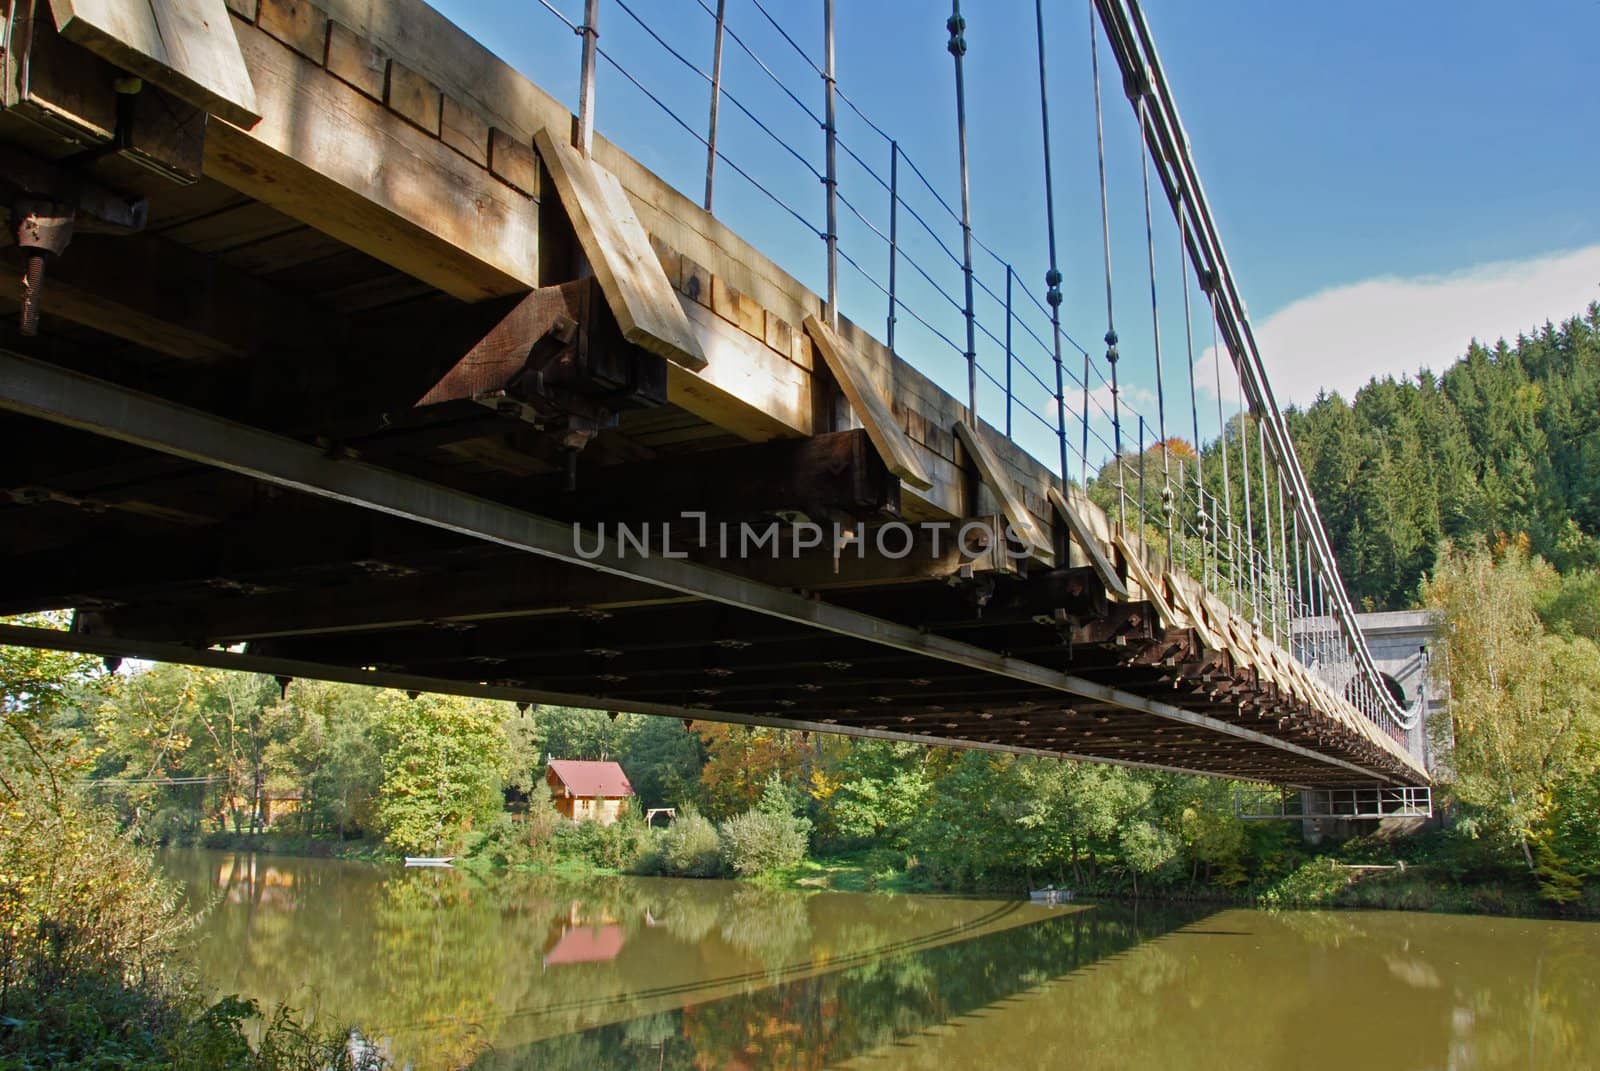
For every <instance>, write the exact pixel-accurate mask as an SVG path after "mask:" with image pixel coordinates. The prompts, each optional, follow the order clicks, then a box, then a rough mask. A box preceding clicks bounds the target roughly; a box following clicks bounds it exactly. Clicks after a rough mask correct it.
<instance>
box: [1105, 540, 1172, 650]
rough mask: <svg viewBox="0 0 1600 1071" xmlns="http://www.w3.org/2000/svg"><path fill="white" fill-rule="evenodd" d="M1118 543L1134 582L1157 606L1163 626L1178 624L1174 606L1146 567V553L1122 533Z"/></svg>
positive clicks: (1149, 600) (1145, 597)
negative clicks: (1173, 610) (1133, 544)
mask: <svg viewBox="0 0 1600 1071" xmlns="http://www.w3.org/2000/svg"><path fill="white" fill-rule="evenodd" d="M1116 544H1117V549H1118V550H1120V551H1121V552H1122V560H1123V561H1125V562H1127V563H1128V572H1130V573H1132V574H1133V580H1134V583H1136V584H1138V585H1139V588H1140V591H1141V594H1143V596H1144V601H1146V602H1148V603H1150V604H1151V605H1152V606H1154V607H1155V608H1156V616H1157V617H1158V618H1160V619H1161V627H1162V628H1172V627H1174V626H1175V625H1176V624H1177V614H1175V613H1173V612H1172V607H1171V606H1169V605H1168V604H1167V600H1166V596H1164V595H1163V594H1162V593H1161V585H1160V583H1159V582H1158V581H1157V580H1156V578H1155V577H1153V576H1151V575H1150V570H1149V569H1147V568H1146V567H1145V564H1144V555H1143V554H1141V553H1140V552H1139V551H1138V550H1135V549H1134V547H1133V546H1132V545H1130V544H1129V543H1128V541H1127V539H1125V538H1123V537H1122V536H1120V535H1119V536H1117V538H1116Z"/></svg>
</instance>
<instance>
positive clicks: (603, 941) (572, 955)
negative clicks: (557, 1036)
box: [544, 762, 624, 967]
mask: <svg viewBox="0 0 1600 1071" xmlns="http://www.w3.org/2000/svg"><path fill="white" fill-rule="evenodd" d="M592 765H595V766H604V765H611V766H615V765H616V763H614V762H613V763H609V764H607V763H599V762H597V763H593V764H592ZM623 939H624V938H623V933H622V927H621V926H618V925H617V924H616V923H610V924H608V925H605V926H596V927H594V928H592V929H591V928H590V927H588V926H581V927H579V928H578V929H575V930H568V931H567V932H566V933H564V934H562V935H561V940H559V941H557V942H556V945H555V947H554V948H552V949H551V950H550V951H549V952H548V953H546V954H545V957H544V963H545V966H546V967H549V966H553V965H555V964H559V963H604V962H605V961H606V960H612V959H616V958H617V953H619V952H621V951H622V943H623Z"/></svg>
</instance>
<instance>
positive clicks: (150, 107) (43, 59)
mask: <svg viewBox="0 0 1600 1071" xmlns="http://www.w3.org/2000/svg"><path fill="white" fill-rule="evenodd" d="M15 19H16V21H15V22H13V23H12V24H11V26H10V28H9V32H10V33H11V35H12V36H11V39H10V44H9V48H8V49H6V50H5V55H6V58H7V59H8V60H9V62H8V63H6V64H0V68H4V69H5V75H6V77H5V80H4V84H3V86H0V94H3V97H0V106H3V107H4V108H5V109H7V110H6V111H5V112H4V117H5V119H6V128H7V133H6V137H7V139H8V140H9V139H11V138H15V139H16V140H17V142H18V145H19V147H22V148H25V149H27V150H29V151H31V152H34V153H35V154H37V155H39V156H43V157H52V158H53V157H59V156H62V155H66V154H70V153H71V152H72V151H74V149H75V148H78V147H84V146H100V145H104V144H105V143H107V142H109V141H110V140H111V138H112V137H113V136H114V134H115V129H116V115H117V101H118V95H117V93H116V92H115V89H114V83H115V81H116V79H117V77H118V75H120V74H121V73H122V72H121V71H120V70H119V69H118V68H117V67H115V66H113V65H112V64H110V63H108V62H106V61H105V60H104V59H102V58H100V57H99V56H97V55H95V54H94V53H93V52H90V51H89V50H88V49H86V48H83V47H81V46H79V45H75V44H73V43H72V42H70V41H67V40H64V39H62V37H61V35H60V34H59V33H57V32H56V27H55V20H54V19H53V18H52V17H51V15H50V13H49V11H48V8H47V6H46V5H44V4H43V3H41V4H40V6H39V8H38V11H37V13H36V14H33V13H30V11H29V10H28V6H27V5H23V6H22V7H20V8H19V9H18V11H17V13H16V15H15ZM0 29H5V27H4V26H3V25H0ZM133 109H134V115H133V123H132V127H131V129H130V130H129V131H128V132H127V133H128V143H127V145H126V146H125V147H123V148H121V149H119V150H118V153H117V154H118V155H119V156H121V157H124V158H126V159H128V160H130V161H132V162H134V163H136V164H138V165H139V170H137V171H132V172H131V174H128V175H116V174H112V173H110V172H109V171H108V172H107V173H106V174H103V175H102V176H101V178H102V179H104V180H105V181H107V182H110V183H112V184H113V185H116V186H118V187H119V188H121V189H122V190H123V192H124V193H127V194H129V195H135V194H139V193H146V192H149V193H154V192H157V191H160V192H163V193H164V192H166V191H165V184H164V183H159V182H158V183H154V184H150V183H149V181H148V180H145V181H143V182H141V181H139V178H140V177H141V176H142V175H143V173H144V171H146V170H148V171H149V172H153V173H155V174H159V175H162V176H164V177H166V178H169V179H172V180H173V181H175V182H179V183H183V184H188V183H192V182H194V181H195V180H196V179H197V178H198V177H199V176H200V168H201V159H202V151H203V148H202V147H203V144H204V141H205V129H206V113H205V111H204V110H203V109H200V108H197V107H195V106H194V105H193V104H190V103H188V102H187V101H182V100H179V99H177V98H176V97H174V96H173V95H172V94H170V93H168V92H166V91H165V90H162V89H158V88H156V87H155V86H154V85H149V86H146V87H145V88H144V90H143V91H142V92H140V93H139V94H138V95H136V96H135V97H134V98H133ZM13 117H15V119H16V120H22V119H26V120H27V122H26V123H22V122H12V121H11V120H12V118H13ZM121 170H122V171H124V172H127V171H129V170H130V169H127V168H123V169H121ZM146 186H150V189H149V190H148V191H147V190H146V188H145V187H146ZM152 218H153V217H152Z"/></svg>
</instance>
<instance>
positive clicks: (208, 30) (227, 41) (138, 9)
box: [50, 0, 260, 126]
mask: <svg viewBox="0 0 1600 1071" xmlns="http://www.w3.org/2000/svg"><path fill="white" fill-rule="evenodd" d="M50 6H51V10H52V12H53V13H54V15H55V22H56V28H57V29H58V30H60V31H61V36H62V37H65V38H66V39H67V40H69V41H74V42H76V43H78V44H80V45H83V46H84V47H85V48H87V49H89V50H90V51H91V52H94V53H96V54H97V55H100V56H102V57H104V58H105V59H107V60H109V61H110V62H112V63H114V64H116V65H117V66H118V67H122V68H124V69H126V70H128V71H131V72H133V73H134V74H137V75H138V76H140V77H141V78H145V79H148V80H149V81H151V82H153V83H155V84H156V85H158V86H161V87H162V88H163V89H167V90H170V91H171V92H172V93H174V94H176V95H177V96H179V97H181V98H183V99H184V100H187V101H190V102H192V103H194V104H198V105H199V106H201V107H203V108H205V109H206V110H208V111H210V112H212V113H213V114H215V115H219V116H221V117H222V118H224V119H226V120H228V121H229V122H231V123H238V124H240V125H243V126H249V125H250V124H251V123H254V122H255V121H256V120H257V119H259V118H260V113H259V112H258V111H257V110H256V109H257V105H256V95H255V89H254V87H253V86H252V85H251V82H250V72H249V71H248V70H246V68H245V64H244V59H243V58H242V57H241V56H240V54H239V44H238V42H237V41H236V40H235V39H234V33H233V18H232V16H230V15H229V14H228V9H227V7H226V6H225V5H224V4H223V2H222V0H50Z"/></svg>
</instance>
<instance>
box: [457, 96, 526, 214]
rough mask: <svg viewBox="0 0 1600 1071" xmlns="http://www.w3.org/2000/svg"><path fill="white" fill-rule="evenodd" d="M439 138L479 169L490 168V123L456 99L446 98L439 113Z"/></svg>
mask: <svg viewBox="0 0 1600 1071" xmlns="http://www.w3.org/2000/svg"><path fill="white" fill-rule="evenodd" d="M439 137H440V138H441V139H442V140H443V141H444V143H445V144H446V145H448V146H450V147H451V148H452V149H454V150H455V151H456V152H458V153H460V154H461V155H462V156H465V157H466V158H467V159H468V160H471V161H472V162H473V163H475V164H477V165H478V166H479V167H488V166H489V121H488V120H487V119H485V118H484V117H483V116H481V115H479V114H478V113H477V112H475V111H473V110H472V109H471V108H468V107H467V106H466V105H464V104H462V103H461V102H460V101H458V100H456V99H455V98H454V97H445V98H444V105H443V106H442V108H441V109H440V112H439ZM526 192H528V193H530V194H537V193H538V192H539V191H538V190H537V189H534V190H528V191H526Z"/></svg>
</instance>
